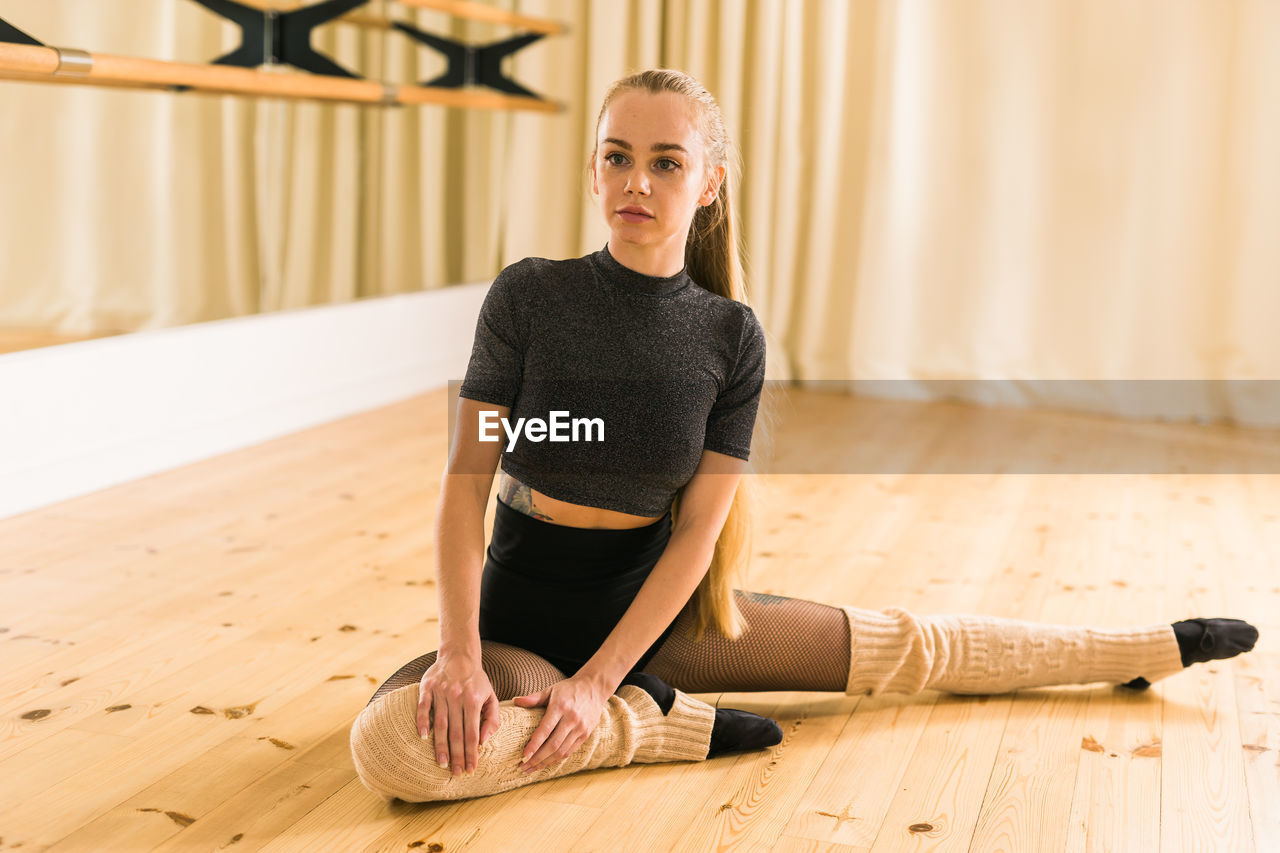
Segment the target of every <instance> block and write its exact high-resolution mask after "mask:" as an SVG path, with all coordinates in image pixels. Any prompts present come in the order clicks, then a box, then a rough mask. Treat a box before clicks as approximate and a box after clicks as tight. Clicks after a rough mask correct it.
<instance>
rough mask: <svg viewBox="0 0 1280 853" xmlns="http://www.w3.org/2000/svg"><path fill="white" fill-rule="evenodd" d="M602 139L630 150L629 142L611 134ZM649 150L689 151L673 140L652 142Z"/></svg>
mask: <svg viewBox="0 0 1280 853" xmlns="http://www.w3.org/2000/svg"><path fill="white" fill-rule="evenodd" d="M604 141H605V142H612V143H613V144H614V145H616V146H618V147H619V148H625V149H627V150H628V151H630V150H631V143H630V142H626V141H624V140H621V139H617V138H615V137H612V136H610V137H607V138H606V139H605V140H604ZM650 150H651V151H681V152H683V153H685V154H688V153H689V151H688V150H687V149H686V148H685V147H684V146H683V145H677V144H676V143H674V142H655V143H653V147H652V148H651V149H650Z"/></svg>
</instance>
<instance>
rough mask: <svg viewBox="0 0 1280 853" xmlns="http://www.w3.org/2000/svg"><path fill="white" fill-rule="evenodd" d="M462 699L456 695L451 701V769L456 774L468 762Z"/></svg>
mask: <svg viewBox="0 0 1280 853" xmlns="http://www.w3.org/2000/svg"><path fill="white" fill-rule="evenodd" d="M463 722H464V721H463V719H462V699H461V698H460V697H455V698H454V700H453V701H452V702H450V703H449V770H450V771H451V772H452V773H453V775H454V776H457V775H458V774H460V773H461V772H462V765H463V764H464V763H465V762H466V758H467V749H466V747H465V746H464V745H463V741H464V740H465V739H466V737H465V735H466V730H465V729H464V728H463Z"/></svg>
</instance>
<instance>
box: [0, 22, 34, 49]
mask: <svg viewBox="0 0 1280 853" xmlns="http://www.w3.org/2000/svg"><path fill="white" fill-rule="evenodd" d="M0 41H3V42H8V43H10V44H34V45H35V46H36V47H44V46H45V43H44V42H42V41H37V40H35V39H33V38H32V37H31V36H29V35H27V34H26V33H24V32H23V31H22V30H20V29H18V28H17V27H15V26H14V25H13V24H11V23H9V22H8V21H6V20H5V19H4V18H0Z"/></svg>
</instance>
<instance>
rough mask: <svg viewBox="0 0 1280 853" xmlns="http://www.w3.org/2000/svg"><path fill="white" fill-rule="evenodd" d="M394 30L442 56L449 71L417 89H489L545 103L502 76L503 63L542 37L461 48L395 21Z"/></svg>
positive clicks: (516, 38) (527, 36) (457, 44)
mask: <svg viewBox="0 0 1280 853" xmlns="http://www.w3.org/2000/svg"><path fill="white" fill-rule="evenodd" d="M395 28H396V29H397V30H399V31H400V32H402V33H404V34H405V35H407V36H409V37H410V38H412V39H413V40H414V41H417V42H421V43H422V44H425V45H427V46H428V47H431V48H434V49H435V50H437V51H439V52H440V53H442V54H444V58H445V59H446V60H447V61H448V63H449V67H448V68H446V69H445V72H444V73H443V74H441V75H440V76H439V77H434V78H432V79H431V80H427V81H426V82H423V83H419V84H418V85H420V86H436V87H438V88H441V89H458V88H461V87H463V86H468V85H476V86H488V87H489V88H490V89H497V90H498V91H499V92H506V93H507V94H509V95H525V96H527V97H530V98H538V100H545V99H543V98H542V97H540V96H539V95H537V94H535V93H534V92H532V91H530V90H528V89H526V88H525V87H524V86H521V85H520V84H519V83H517V82H516V81H515V80H512V79H511V78H510V77H508V76H507V75H505V74H503V73H502V60H503V59H506V58H507V57H508V56H509V55H511V54H513V53H515V52H516V51H517V50H519V49H520V48H522V47H525V46H526V45H530V44H533V43H534V42H535V41H537V40H538V39H540V38H542V36H543V33H525V34H524V35H518V36H512V37H511V38H508V39H503V40H502V41H496V42H492V43H490V44H464V43H462V42H459V41H454V40H453V39H449V38H444V37H443V36H438V35H435V34H434V33H427V32H423V31H422V30H420V29H418V28H417V27H412V26H410V25H408V24H406V23H404V22H403V21H396V22H395Z"/></svg>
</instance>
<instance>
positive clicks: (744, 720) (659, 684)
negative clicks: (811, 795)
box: [619, 672, 782, 758]
mask: <svg viewBox="0 0 1280 853" xmlns="http://www.w3.org/2000/svg"><path fill="white" fill-rule="evenodd" d="M621 684H634V685H635V686H636V687H639V688H640V689H641V690H643V691H644V692H645V693H648V694H649V696H650V697H651V698H652V699H653V701H654V702H656V703H657V704H658V708H659V709H660V710H661V711H662V716H664V717H665V716H666V715H667V714H669V713H671V706H672V705H674V704H675V701H676V691H675V689H674V688H673V687H672V686H671V685H670V684H667V682H665V681H663V680H662V679H661V678H658V677H657V676H656V675H650V674H649V673H647V672H632V673H628V674H627V676H626V677H625V678H623V679H622V682H621ZM621 684H620V685H619V686H621ZM781 742H782V729H780V728H778V724H777V723H775V722H774V721H773V720H771V719H769V718H768V717H762V716H760V715H759V714H753V713H751V712H750V711H739V710H737V709H736V708H716V719H715V722H714V723H712V724H711V748H710V749H709V750H708V751H707V758H715V757H716V756H717V755H724V754H725V753H729V752H749V751H751V750H754V749H764V748H765V747H767V746H776V745H777V744H779V743H781Z"/></svg>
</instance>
